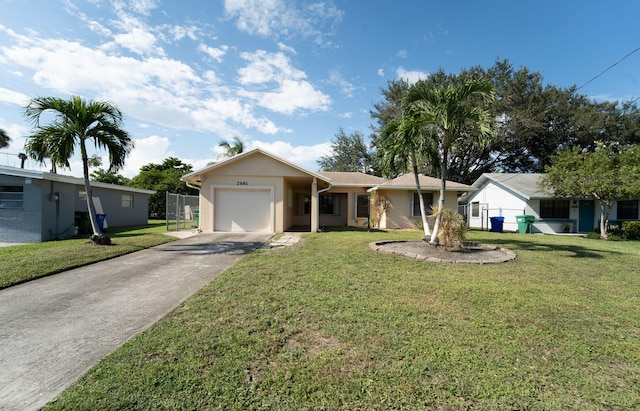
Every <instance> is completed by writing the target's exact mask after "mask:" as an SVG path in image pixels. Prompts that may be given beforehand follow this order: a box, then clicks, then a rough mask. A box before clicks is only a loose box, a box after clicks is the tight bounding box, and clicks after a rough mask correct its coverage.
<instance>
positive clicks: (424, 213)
mask: <svg viewBox="0 0 640 411" xmlns="http://www.w3.org/2000/svg"><path fill="white" fill-rule="evenodd" d="M415 157H416V156H415V153H414V155H413V176H414V177H415V179H416V189H417V190H418V202H419V204H420V217H421V218H422V227H423V229H424V237H423V239H424V240H425V241H426V239H427V238H428V237H429V236H431V232H430V230H429V222H428V220H427V208H426V207H425V204H424V198H423V197H422V189H421V188H420V177H419V175H418V166H417V165H416V158H415Z"/></svg>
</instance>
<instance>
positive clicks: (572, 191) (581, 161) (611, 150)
mask: <svg viewBox="0 0 640 411" xmlns="http://www.w3.org/2000/svg"><path fill="white" fill-rule="evenodd" d="M545 172H546V173H545V175H544V176H543V177H542V178H541V180H540V187H541V188H542V189H543V190H545V191H547V192H550V193H552V194H554V195H556V196H558V197H567V198H569V197H573V198H592V199H594V200H598V202H599V204H600V207H601V209H600V211H601V213H602V214H601V215H602V216H603V218H601V219H600V220H601V221H600V235H601V236H602V238H604V239H606V238H607V231H608V228H609V227H608V225H609V224H608V223H609V215H610V214H611V209H612V207H613V204H614V203H615V202H616V201H620V200H628V199H633V198H638V197H640V180H639V179H638V175H640V147H639V146H628V147H623V146H621V145H620V144H618V143H612V144H605V143H603V142H596V144H595V149H594V151H586V150H581V149H579V148H567V149H564V150H561V151H559V152H557V153H556V154H555V155H554V156H553V157H552V164H551V165H550V166H547V167H546V168H545Z"/></svg>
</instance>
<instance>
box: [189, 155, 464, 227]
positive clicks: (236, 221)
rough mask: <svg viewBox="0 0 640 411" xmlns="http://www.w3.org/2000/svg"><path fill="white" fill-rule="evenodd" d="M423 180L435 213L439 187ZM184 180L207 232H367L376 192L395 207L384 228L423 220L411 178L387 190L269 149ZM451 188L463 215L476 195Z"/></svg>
mask: <svg viewBox="0 0 640 411" xmlns="http://www.w3.org/2000/svg"><path fill="white" fill-rule="evenodd" d="M423 178H424V179H426V180H425V181H427V182H428V183H427V184H428V185H427V186H426V190H425V198H428V199H429V201H430V203H428V204H429V205H430V204H431V203H433V204H435V203H436V202H437V191H438V190H439V187H440V185H439V180H437V179H431V178H430V177H423ZM182 179H183V180H184V181H185V182H186V183H187V184H189V185H190V186H193V187H197V188H199V189H200V209H199V221H200V227H199V228H200V229H201V230H202V231H204V232H213V231H231V232H233V231H258V232H277V233H281V232H284V231H288V230H304V231H311V232H315V231H318V230H319V229H320V228H321V227H325V226H352V227H366V226H367V224H368V222H369V217H370V215H371V214H372V213H373V212H374V210H370V206H369V204H370V195H371V193H372V192H373V191H377V192H378V195H379V196H388V197H389V198H388V200H389V203H390V206H389V207H388V208H387V210H386V212H385V213H384V216H383V218H381V221H380V224H379V225H377V226H376V227H377V228H382V229H386V228H415V227H416V222H417V221H419V220H420V218H419V214H418V217H416V216H415V215H414V214H413V213H414V211H415V208H414V207H413V203H412V202H413V198H414V197H415V195H414V193H415V192H416V187H415V184H412V183H411V182H410V181H413V180H407V179H406V176H403V177H399V178H398V179H396V180H392V181H390V182H387V181H385V180H384V179H382V178H380V177H375V176H371V175H368V174H364V173H352V172H351V173H341V172H312V171H308V170H305V169H304V168H302V167H300V166H297V165H295V164H293V163H291V162H289V161H287V160H284V159H282V158H279V157H277V156H275V155H273V154H270V153H268V152H266V151H264V150H261V149H254V150H251V151H247V152H244V153H241V154H239V155H237V156H234V157H231V158H229V159H226V160H224V161H221V162H219V163H215V164H212V165H210V166H208V167H205V168H203V169H201V170H197V171H194V172H192V173H189V174H187V175H185V176H183V177H182ZM411 179H413V176H411ZM435 181H437V186H436V185H435V184H434V182H435ZM449 184H450V190H451V191H450V192H451V198H449V197H447V204H448V205H449V206H451V207H452V208H454V209H455V207H456V198H457V196H458V194H459V193H461V192H464V191H469V190H473V188H472V187H470V186H465V185H462V184H456V183H451V182H450V183H449ZM429 190H431V192H430V193H429V192H427V191H429ZM434 192H436V194H434ZM429 205H427V207H429Z"/></svg>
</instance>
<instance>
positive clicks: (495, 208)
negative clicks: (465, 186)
mask: <svg viewBox="0 0 640 411" xmlns="http://www.w3.org/2000/svg"><path fill="white" fill-rule="evenodd" d="M541 177H542V174H514V173H485V174H483V175H482V176H480V177H479V178H478V179H477V180H476V181H475V182H474V183H473V187H475V188H476V189H477V191H475V192H473V193H470V194H469V195H468V196H465V198H464V201H465V202H466V203H467V210H466V216H467V221H468V224H469V227H472V228H490V227H491V223H490V217H496V216H502V217H504V223H503V229H504V230H505V231H517V230H518V223H517V221H516V216H518V215H532V216H534V217H535V222H534V223H533V226H532V232H534V233H536V232H537V233H547V234H553V233H566V232H569V233H587V232H591V231H593V230H594V228H597V227H598V226H599V221H600V206H599V204H597V203H596V202H595V201H594V200H592V199H579V198H571V199H566V198H556V197H554V196H553V195H552V194H549V193H545V192H542V191H540V190H539V189H538V180H539V179H540V178H541ZM638 217H639V216H638V200H629V201H619V202H617V204H616V205H615V206H614V207H613V210H612V212H611V216H610V221H623V220H637V219H638Z"/></svg>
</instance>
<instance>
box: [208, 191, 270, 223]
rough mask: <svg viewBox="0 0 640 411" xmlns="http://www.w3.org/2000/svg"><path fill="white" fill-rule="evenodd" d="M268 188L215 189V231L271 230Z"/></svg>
mask: <svg viewBox="0 0 640 411" xmlns="http://www.w3.org/2000/svg"><path fill="white" fill-rule="evenodd" d="M272 197H273V195H272V191H271V190H270V189H249V188H246V189H245V188H243V189H238V188H216V189H215V191H214V211H213V213H214V231H225V232H267V233H271V232H273V227H272V221H273V205H272V203H273V199H272Z"/></svg>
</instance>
